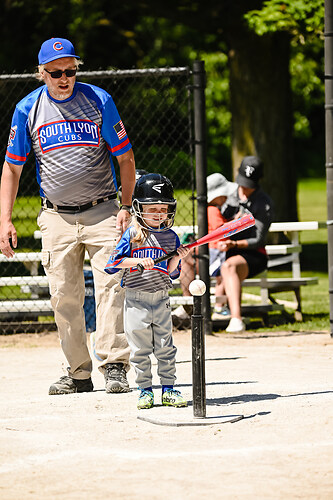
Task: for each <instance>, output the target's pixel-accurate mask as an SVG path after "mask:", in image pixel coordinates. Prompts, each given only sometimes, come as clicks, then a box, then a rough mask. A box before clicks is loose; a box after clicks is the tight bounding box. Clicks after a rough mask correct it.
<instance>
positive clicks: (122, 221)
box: [116, 210, 131, 243]
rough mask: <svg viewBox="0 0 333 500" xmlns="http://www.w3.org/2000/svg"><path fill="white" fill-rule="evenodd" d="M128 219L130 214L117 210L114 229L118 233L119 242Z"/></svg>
mask: <svg viewBox="0 0 333 500" xmlns="http://www.w3.org/2000/svg"><path fill="white" fill-rule="evenodd" d="M130 219H131V214H130V213H129V212H128V211H127V210H119V212H118V215H117V222H116V229H117V231H119V232H120V235H119V238H118V241H119V240H120V238H121V236H122V234H123V233H124V232H125V231H126V229H127V226H128V223H129V221H130ZM118 241H117V243H118Z"/></svg>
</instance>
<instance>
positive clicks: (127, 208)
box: [119, 205, 132, 214]
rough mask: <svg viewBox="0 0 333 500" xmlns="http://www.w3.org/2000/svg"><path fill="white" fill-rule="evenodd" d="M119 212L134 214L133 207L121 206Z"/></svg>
mask: <svg viewBox="0 0 333 500" xmlns="http://www.w3.org/2000/svg"><path fill="white" fill-rule="evenodd" d="M119 210H126V212H128V213H129V214H130V213H131V212H132V207H131V205H121V207H120V209H119Z"/></svg>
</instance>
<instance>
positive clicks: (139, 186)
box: [132, 174, 177, 231]
mask: <svg viewBox="0 0 333 500" xmlns="http://www.w3.org/2000/svg"><path fill="white" fill-rule="evenodd" d="M159 204H161V205H168V212H167V214H163V220H162V217H160V219H161V220H160V225H159V227H151V226H149V225H148V223H147V219H148V218H149V217H147V216H145V218H146V222H145V221H144V220H143V213H144V205H159ZM132 207H133V212H134V214H135V216H136V219H137V221H138V224H139V225H140V226H141V227H142V228H143V229H149V230H152V231H167V230H168V229H170V228H171V227H172V226H173V224H174V220H175V214H176V207H177V202H176V200H175V199H174V197H173V186H172V184H171V182H170V180H169V179H168V178H167V177H164V175H161V174H147V175H143V176H142V177H140V179H138V180H137V182H136V184H135V188H134V194H133V202H132ZM161 215H162V214H161ZM148 216H149V214H148ZM165 216H166V217H165Z"/></svg>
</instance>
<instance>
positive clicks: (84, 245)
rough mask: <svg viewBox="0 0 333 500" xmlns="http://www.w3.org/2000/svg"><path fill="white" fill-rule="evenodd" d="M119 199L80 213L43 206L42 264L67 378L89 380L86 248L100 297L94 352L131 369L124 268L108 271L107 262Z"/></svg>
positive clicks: (41, 224)
mask: <svg viewBox="0 0 333 500" xmlns="http://www.w3.org/2000/svg"><path fill="white" fill-rule="evenodd" d="M118 210H119V208H118V202H117V201H116V200H110V201H107V202H104V203H101V204H100V205H96V206H95V207H93V208H91V209H89V210H86V211H85V212H82V213H77V214H64V213H58V212H55V211H54V210H53V209H43V210H41V212H40V214H39V216H38V220H37V222H38V225H39V227H40V229H41V233H42V264H43V266H44V269H45V272H46V274H47V277H48V280H49V285H50V294H51V304H52V307H53V309H54V317H55V321H56V324H57V327H58V334H59V338H60V341H61V346H62V349H63V352H64V354H65V356H66V359H67V361H68V364H69V367H68V373H69V376H71V377H73V378H75V379H86V378H89V377H90V375H91V371H92V361H91V358H90V355H89V351H88V347H87V334H86V326H85V318H84V310H83V304H84V297H85V284H84V276H83V263H84V258H85V251H87V252H88V254H89V257H90V263H91V267H92V271H93V276H94V286H95V299H96V354H98V356H99V357H100V358H102V360H103V361H102V362H101V363H100V366H99V369H100V371H101V372H104V368H103V366H104V365H105V364H106V363H120V362H121V363H124V364H125V366H126V369H129V347H128V344H127V341H126V337H125V333H124V325H123V309H124V307H123V306H124V297H125V293H124V290H123V289H122V288H121V286H120V280H121V272H119V273H117V274H114V275H109V274H107V273H106V272H104V268H105V265H106V263H107V261H108V258H109V257H110V254H111V253H112V252H113V250H114V248H115V245H116V240H117V237H118V236H119V234H118V233H117V231H116V216H117V213H118Z"/></svg>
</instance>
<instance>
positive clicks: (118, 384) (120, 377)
mask: <svg viewBox="0 0 333 500" xmlns="http://www.w3.org/2000/svg"><path fill="white" fill-rule="evenodd" d="M104 368H105V372H104V378H105V390H106V392H129V391H130V388H129V385H128V382H127V378H126V370H125V367H124V365H123V363H107V364H106V365H104Z"/></svg>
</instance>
